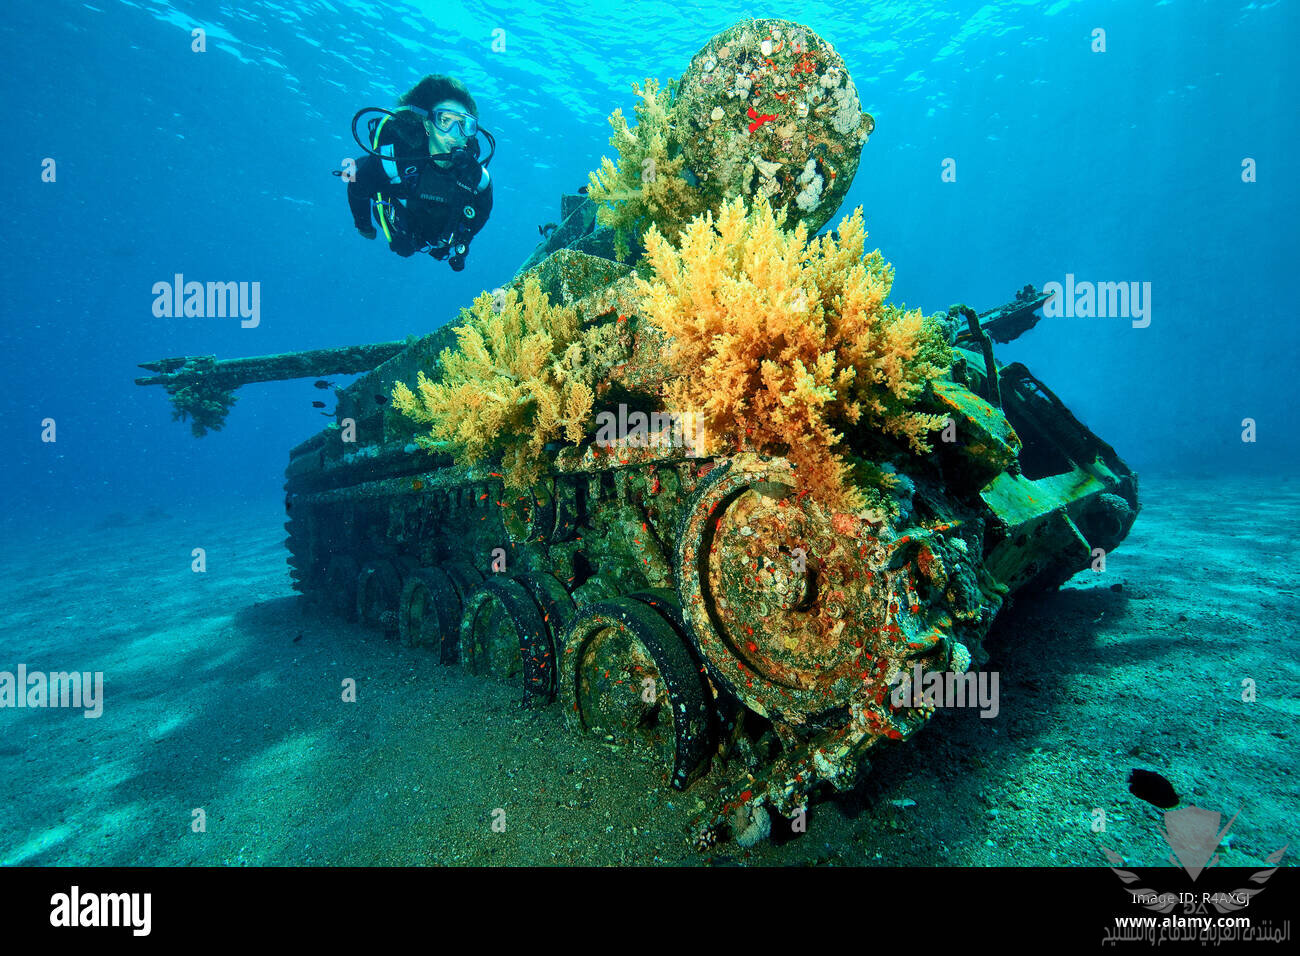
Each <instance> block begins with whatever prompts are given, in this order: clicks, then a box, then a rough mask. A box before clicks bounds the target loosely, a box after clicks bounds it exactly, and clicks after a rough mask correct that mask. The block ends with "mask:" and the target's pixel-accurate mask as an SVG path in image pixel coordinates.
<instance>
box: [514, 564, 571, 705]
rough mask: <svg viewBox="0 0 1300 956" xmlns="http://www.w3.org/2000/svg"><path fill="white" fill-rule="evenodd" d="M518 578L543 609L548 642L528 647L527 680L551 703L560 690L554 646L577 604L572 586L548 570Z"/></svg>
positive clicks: (562, 633)
mask: <svg viewBox="0 0 1300 956" xmlns="http://www.w3.org/2000/svg"><path fill="white" fill-rule="evenodd" d="M516 580H517V581H518V582H519V583H520V584H522V585H523V586H524V587H526V588H527V589H528V592H529V593H530V594H531V595H532V596H533V600H535V601H536V602H537V606H538V607H540V608H541V609H542V621H543V623H545V625H546V636H547V641H546V642H545V645H544V646H543V645H539V644H534V645H533V646H532V647H531V648H529V655H530V657H529V660H527V661H525V675H526V678H525V679H526V680H529V681H533V682H534V684H533V685H530V686H533V693H534V694H536V695H537V696H542V697H545V699H546V702H547V703H550V702H551V701H552V700H554V699H555V694H556V692H557V691H558V690H559V687H558V686H557V677H556V673H557V671H558V667H557V665H556V663H555V648H557V647H559V646H560V645H561V643H562V641H563V639H564V630H565V628H567V627H568V626H569V623H570V622H571V621H572V620H573V615H574V612H575V611H576V610H577V608H576V607H575V606H574V603H573V596H572V595H571V594H569V589H568V588H566V587H565V586H564V584H563V583H562V582H561V581H560V579H559V578H557V577H556V576H555V575H554V574H551V573H550V572H549V571H541V572H538V573H536V574H529V575H523V576H520V577H519V578H516Z"/></svg>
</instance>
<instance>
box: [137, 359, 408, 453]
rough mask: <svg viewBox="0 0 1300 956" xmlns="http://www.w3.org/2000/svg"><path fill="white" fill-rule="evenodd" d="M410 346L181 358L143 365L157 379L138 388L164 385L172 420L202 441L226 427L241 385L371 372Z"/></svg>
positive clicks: (143, 379) (145, 380) (143, 381)
mask: <svg viewBox="0 0 1300 956" xmlns="http://www.w3.org/2000/svg"><path fill="white" fill-rule="evenodd" d="M409 344H410V343H409V342H406V341H401V342H379V343H375V344H371V345H344V346H341V347H339V348H333V349H312V350H310V351H307V352H283V353H281V354H279V355H255V356H251V357H249V358H239V359H220V360H218V359H217V357H216V356H215V355H181V356H176V357H174V358H164V359H159V360H158V361H156V362H142V363H141V364H140V368H142V369H144V370H146V371H149V372H155V373H157V374H154V375H145V376H141V377H140V378H137V379H136V380H135V384H137V385H161V386H162V387H163V388H164V389H166V390H167V394H168V396H169V397H170V398H171V402H172V418H174V419H176V420H178V421H185V420H186V419H187V418H189V419H193V421H192V423H191V425H190V430H191V431H192V432H193V433H194V435H195V436H196V437H202V436H203V435H206V434H207V432H208V430H209V429H211V430H213V431H217V430H219V429H220V428H221V426H222V425H224V424H225V423H226V415H227V414H228V413H229V411H230V406H232V405H233V404H234V403H235V401H236V399H235V395H234V390H235V389H237V388H239V387H240V386H241V385H247V384H249V383H250V382H278V381H284V380H287V379H293V378H315V377H320V376H322V375H351V374H356V373H358V372H369V371H370V370H371V369H373V368H376V367H377V366H379V365H382V364H383V363H384V362H386V361H388V360H389V359H390V358H392V357H393V356H394V355H396V354H397V353H399V352H401V351H402V350H403V349H405V348H406V347H407V345H409Z"/></svg>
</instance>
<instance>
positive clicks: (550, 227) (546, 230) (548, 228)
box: [537, 222, 560, 239]
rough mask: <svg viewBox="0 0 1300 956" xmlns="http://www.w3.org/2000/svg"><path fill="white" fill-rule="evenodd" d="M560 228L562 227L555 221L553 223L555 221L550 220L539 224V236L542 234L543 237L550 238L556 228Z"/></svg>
mask: <svg viewBox="0 0 1300 956" xmlns="http://www.w3.org/2000/svg"><path fill="white" fill-rule="evenodd" d="M559 228H560V227H559V226H557V225H556V224H555V223H553V222H548V223H547V224H546V225H544V226H538V227H537V234H538V235H539V236H541V237H542V238H543V239H549V238H551V233H553V232H554V231H555V230H556V229H559Z"/></svg>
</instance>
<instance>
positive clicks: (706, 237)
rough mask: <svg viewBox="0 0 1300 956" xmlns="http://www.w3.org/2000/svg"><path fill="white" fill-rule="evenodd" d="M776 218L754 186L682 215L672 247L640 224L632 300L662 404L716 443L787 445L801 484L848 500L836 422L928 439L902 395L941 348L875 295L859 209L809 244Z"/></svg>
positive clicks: (930, 367)
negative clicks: (639, 260) (645, 332)
mask: <svg viewBox="0 0 1300 956" xmlns="http://www.w3.org/2000/svg"><path fill="white" fill-rule="evenodd" d="M783 219H784V217H783V216H782V217H780V218H778V217H777V216H775V215H774V214H773V212H772V210H771V208H770V206H769V205H768V203H767V201H766V200H765V199H763V198H760V199H759V200H758V201H757V202H756V203H755V204H754V205H753V206H752V207H748V208H747V207H746V205H745V203H744V200H743V199H737V200H735V201H733V202H730V203H724V204H723V206H722V208H721V209H720V210H719V212H718V215H717V217H716V218H715V217H714V216H713V215H712V214H705V215H703V216H699V217H696V218H695V219H694V220H692V221H691V222H690V223H689V224H688V225H687V226H686V227H685V228H683V230H682V232H681V238H680V243H679V245H678V247H674V246H673V244H672V243H671V242H669V241H668V240H667V239H665V238H664V237H663V236H662V235H661V234H660V233H659V232H658V230H655V229H652V230H651V231H650V232H649V233H648V234H647V237H646V252H647V259H648V261H649V262H650V264H651V265H652V267H653V269H654V274H655V275H654V279H653V280H652V281H646V280H639V282H638V292H639V294H640V296H641V299H642V301H641V310H642V312H643V314H644V315H645V316H646V318H647V320H648V321H649V322H650V323H651V324H652V325H654V326H656V327H657V328H658V329H659V330H660V331H662V332H663V333H664V334H665V335H666V336H667V341H668V343H669V344H668V349H667V354H666V357H665V361H666V363H667V365H668V366H669V368H670V369H671V372H672V374H673V377H672V379H671V381H670V382H669V384H668V387H667V403H668V407H669V408H670V409H673V410H683V411H685V410H698V411H699V413H700V415H701V418H702V420H703V422H704V425H705V427H706V428H707V430H708V432H709V434H710V435H711V436H714V437H715V439H716V440H717V441H718V442H720V443H721V444H720V445H719V447H733V446H734V447H745V446H752V447H754V448H756V449H757V450H759V451H761V452H764V453H767V454H782V455H785V456H786V457H788V458H789V459H790V460H791V461H792V462H793V463H794V464H795V465H796V474H797V476H798V481H799V484H800V486H801V491H803V492H804V493H807V494H811V495H813V496H814V497H816V498H817V499H818V500H820V501H822V502H823V503H824V504H826V505H828V506H830V507H832V508H834V509H836V510H854V511H856V510H858V509H860V508H861V507H863V505H864V498H863V495H862V493H861V490H860V489H857V488H855V487H853V486H852V485H851V484H850V483H849V481H848V465H847V463H846V462H845V460H844V458H843V457H842V453H843V452H847V451H849V450H850V449H848V448H847V447H845V444H846V443H845V441H844V437H843V434H842V431H841V430H842V429H843V428H844V427H845V426H849V425H858V424H859V423H861V422H862V421H863V420H864V419H865V420H866V423H867V424H870V425H872V426H873V427H874V428H875V429H876V430H877V431H878V432H880V433H883V434H886V435H892V436H894V437H896V438H899V439H903V440H904V441H905V442H906V443H907V444H908V445H909V446H910V447H911V449H912V450H913V451H916V452H924V451H928V450H929V448H928V445H927V444H926V442H925V436H926V434H927V433H928V432H929V431H932V430H936V429H938V428H940V427H942V424H943V421H942V418H941V417H940V416H937V415H926V414H923V413H920V412H918V411H916V410H915V409H914V408H913V407H912V406H913V404H914V402H915V400H916V399H917V397H918V396H919V395H920V394H921V392H922V390H923V389H924V387H925V383H926V382H927V381H929V380H931V379H935V378H938V377H940V376H941V375H943V374H945V373H946V372H947V370H948V367H949V366H950V364H951V353H950V351H949V350H948V348H947V345H946V343H945V341H944V340H943V338H942V335H941V333H940V331H939V329H938V328H937V327H936V326H934V325H933V324H930V323H927V322H925V320H923V318H922V316H921V313H920V312H919V311H912V312H904V311H903V310H901V309H898V308H897V307H894V306H890V305H886V304H885V299H886V298H887V297H888V294H889V288H890V285H891V284H892V281H893V270H892V269H891V268H890V266H888V265H887V264H886V263H885V262H884V260H883V258H882V257H881V256H880V253H879V252H878V251H877V252H872V253H871V254H870V255H866V256H864V253H863V250H864V244H865V240H866V232H865V230H864V229H863V225H862V215H861V210H860V209H859V210H856V211H855V212H854V213H853V215H852V216H849V217H846V218H845V219H844V220H843V221H842V222H841V224H840V228H839V238H838V239H836V238H833V237H831V236H823V237H820V238H818V239H815V240H813V241H812V242H808V241H807V233H806V230H805V229H804V227H803V226H802V225H799V226H796V227H795V229H793V230H784V229H783V228H782V224H783Z"/></svg>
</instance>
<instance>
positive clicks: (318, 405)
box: [311, 402, 325, 408]
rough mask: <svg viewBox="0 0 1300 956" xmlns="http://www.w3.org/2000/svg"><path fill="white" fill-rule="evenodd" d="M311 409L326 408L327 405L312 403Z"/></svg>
mask: <svg viewBox="0 0 1300 956" xmlns="http://www.w3.org/2000/svg"><path fill="white" fill-rule="evenodd" d="M311 407H312V408H324V407H325V403H324V402H312V403H311Z"/></svg>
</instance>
